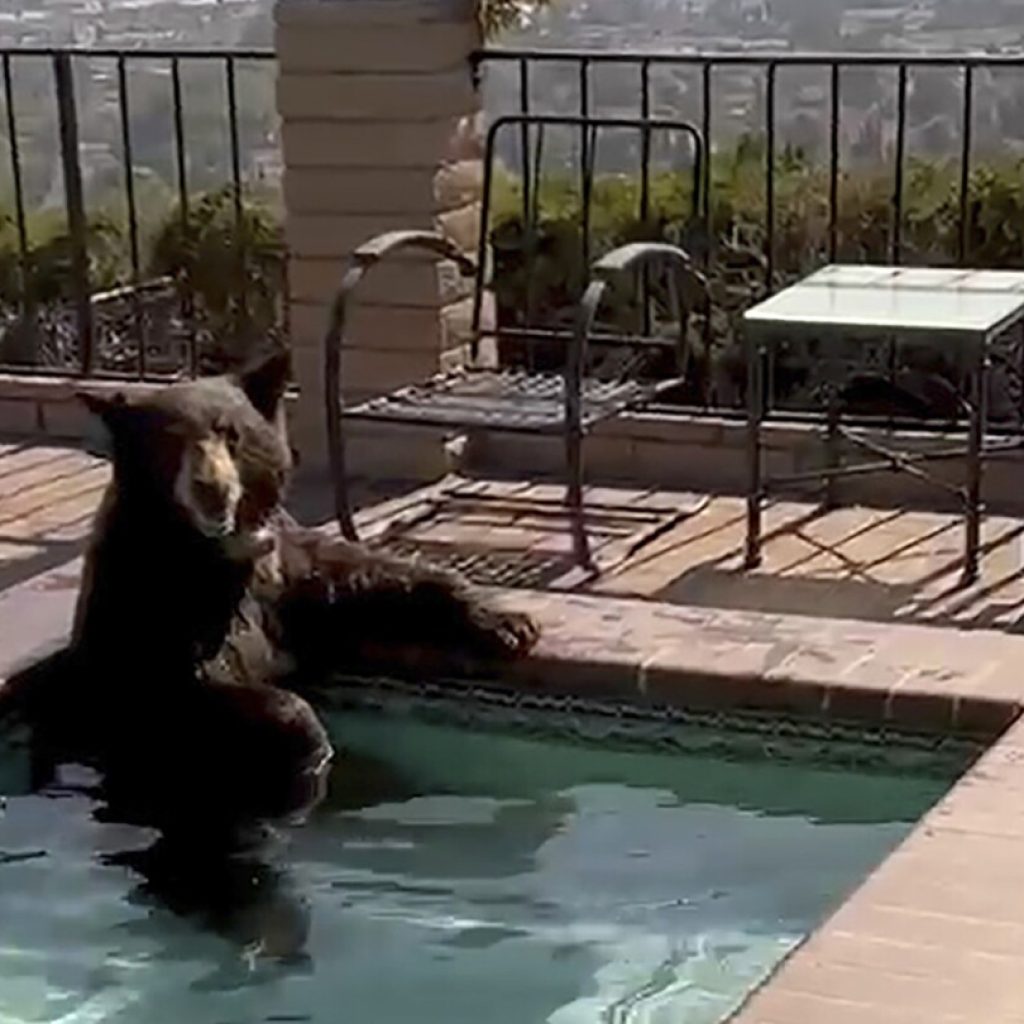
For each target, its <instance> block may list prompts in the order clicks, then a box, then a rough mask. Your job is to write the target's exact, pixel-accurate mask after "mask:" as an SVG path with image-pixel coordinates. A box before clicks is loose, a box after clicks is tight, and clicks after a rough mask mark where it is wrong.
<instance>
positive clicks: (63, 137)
mask: <svg viewBox="0 0 1024 1024" xmlns="http://www.w3.org/2000/svg"><path fill="white" fill-rule="evenodd" d="M53 82H54V88H55V91H56V96H57V118H58V123H59V126H60V156H61V164H62V167H63V170H64V203H65V207H66V209H67V218H68V240H69V243H70V246H71V277H72V280H71V284H72V288H73V290H74V300H75V319H76V324H77V327H78V352H79V370H80V372H81V373H82V375H83V376H88V375H89V374H90V373H92V370H93V366H94V363H95V352H94V351H93V321H92V305H91V303H90V300H89V252H88V240H87V236H88V225H87V223H86V217H85V197H84V195H83V192H82V165H81V160H80V154H79V149H78V109H77V106H76V103H75V79H74V68H73V67H72V63H71V55H70V54H69V53H67V52H63V53H56V54H54V56H53Z"/></svg>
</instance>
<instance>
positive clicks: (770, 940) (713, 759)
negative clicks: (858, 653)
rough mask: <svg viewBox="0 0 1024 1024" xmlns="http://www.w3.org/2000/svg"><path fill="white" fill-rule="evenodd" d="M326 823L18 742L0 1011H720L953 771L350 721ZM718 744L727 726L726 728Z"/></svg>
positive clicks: (515, 1016)
mask: <svg viewBox="0 0 1024 1024" xmlns="http://www.w3.org/2000/svg"><path fill="white" fill-rule="evenodd" d="M329 720H330V725H331V729H332V732H333V734H334V736H335V739H336V741H337V743H338V745H339V747H340V748H343V749H344V751H345V755H344V756H343V757H342V758H340V759H339V764H338V766H337V770H336V771H335V774H334V777H333V779H332V786H331V792H330V795H329V797H328V799H327V800H326V801H325V803H324V804H323V805H322V806H321V807H320V808H318V809H317V811H316V812H315V813H314V815H313V816H312V818H311V820H310V821H309V822H308V823H307V824H306V825H305V826H304V827H301V828H297V829H294V830H291V831H289V832H286V833H279V834H276V835H268V836H264V837H262V838H261V839H254V840H253V841H252V844H251V845H250V847H248V848H246V849H244V850H241V851H238V852H236V853H235V854H234V855H232V856H226V855H222V854H219V853H214V852H212V851H210V850H206V849H203V848H201V847H191V848H189V849H183V848H168V847H167V846H166V844H165V843H163V842H162V841H161V840H159V839H158V837H157V836H156V835H155V834H153V833H151V832H148V831H146V830H143V829H138V828H134V827H129V826H125V825H122V824H118V823H103V822H101V821H98V820H96V817H95V813H96V811H97V806H96V804H95V803H94V801H93V800H92V799H91V798H90V796H89V795H88V792H87V791H85V790H84V789H83V783H84V782H87V781H88V780H87V779H83V778H82V772H81V771H80V770H69V771H68V772H66V773H65V774H64V775H63V777H62V779H61V780H59V781H58V783H57V784H56V785H53V786H51V787H50V788H49V789H48V790H47V791H45V792H42V793H34V794H33V793H31V792H30V791H29V787H28V781H27V777H26V775H25V763H24V756H23V754H21V753H20V752H18V751H17V750H14V749H12V748H11V747H8V748H7V750H6V753H5V754H4V756H3V757H2V758H0V791H2V792H5V793H7V794H8V798H7V801H6V807H5V809H4V812H3V816H2V817H0V1022H2V1024H11V1022H43V1021H47V1022H50V1021H52V1022H57V1021H60V1022H62V1024H86V1022H88V1024H99V1022H113V1021H116V1022H119V1024H136V1022H137V1024H165V1022H166V1024H172V1022H173V1024H181V1022H184V1021H188V1022H195V1024H249V1022H264V1021H270V1022H272V1021H277V1022H283V1021H303V1022H307V1021H308V1022H313V1024H336V1022H339V1021H343V1020H353V1021H367V1022H372V1024H400V1022H401V1024H405V1022H412V1021H437V1022H445V1024H470V1022H472V1024H478V1022H482V1021H485V1020H488V1021H493V1022H495V1024H534V1022H550V1024H577V1022H578V1024H584V1022H586V1024H591V1022H616V1024H619V1022H645V1024H668V1022H672V1024H714V1022H717V1021H720V1020H722V1019H724V1018H725V1017H726V1016H727V1015H728V1014H729V1013H730V1012H731V1010H732V1009H734V1008H735V1006H736V1005H737V1004H738V1003H739V1001H740V1000H741V999H742V998H743V996H744V994H745V993H746V992H748V991H749V990H750V989H751V988H752V987H753V986H755V985H756V984H757V983H759V982H760V981H761V980H762V979H763V978H764V977H765V976H766V974H767V973H768V972H769V971H770V970H771V969H772V968H773V967H774V966H775V965H776V964H777V963H778V962H779V960H780V959H781V958H782V957H784V956H785V955H786V954H787V953H788V952H789V951H790V950H791V949H793V948H794V946H795V945H796V944H798V943H799V942H800V941H801V939H802V938H803V937H804V936H805V935H806V934H807V933H808V931H809V930H811V929H812V928H813V927H814V926H815V925H816V924H817V923H818V922H819V921H820V920H821V919H822V918H823V917H824V916H825V915H826V914H827V913H828V912H829V911H830V910H831V909H832V908H834V907H835V906H836V905H837V904H838V903H839V902H840V901H841V900H842V898H843V897H844V896H845V895H846V894H848V893H849V892H850V890H851V889H852V888H853V887H855V886H856V885H857V884H858V882H859V881H860V880H861V879H862V878H863V877H864V876H865V875H866V874H867V873H868V872H869V871H870V870H871V869H872V868H873V867H874V866H875V865H876V864H877V863H878V862H879V861H880V860H882V859H883V857H884V856H885V855H886V854H887V853H888V852H889V851H890V850H891V849H892V848H893V847H894V846H895V845H896V844H897V843H898V842H899V840H900V839H901V838H902V837H903V836H904V835H905V834H906V833H907V832H908V830H909V829H910V828H911V827H912V824H913V822H914V821H916V820H917V819H918V818H919V817H920V816H921V814H922V813H923V812H924V811H925V810H926V809H927V808H928V807H929V806H930V805H931V804H932V803H933V802H934V801H935V800H937V799H938V797H939V796H941V794H942V793H943V792H944V791H945V790H946V789H947V788H948V786H949V784H950V782H951V781H952V779H951V777H950V775H949V774H948V773H946V772H938V771H905V770H897V769H895V768H894V769H891V770H888V769H885V768H876V769H875V770H873V771H871V772H853V771H849V770H836V769H833V768H826V767H821V766H812V765H809V764H807V763H805V762H802V761H801V760H800V759H799V758H797V759H795V760H792V761H791V762H790V763H784V762H783V761H780V760H773V759H771V758H768V757H760V758H751V757H749V756H744V757H741V758H738V759H737V758H731V757H729V756H727V755H728V747H729V744H728V741H726V745H725V746H724V747H723V746H722V745H721V740H720V742H719V744H718V746H715V747H714V749H715V750H716V754H715V756H710V755H707V754H703V755H697V754H692V753H685V752H682V753H681V752H678V751H677V752H673V753H666V752H662V751H658V750H652V749H645V748H644V747H643V745H640V744H625V743H622V742H618V741H616V742H611V741H609V740H608V739H607V738H606V739H605V741H603V742H601V743H598V742H594V741H592V740H591V741H586V740H580V741H575V742H574V741H572V740H570V739H568V738H566V737H564V736H558V737H554V736H544V735H535V734H533V733H530V732H524V731H523V730H518V731H517V730H515V729H511V728H509V729H505V728H502V727H501V725H500V723H498V724H497V725H495V724H494V723H493V722H490V723H489V724H488V725H487V727H481V728H472V729H470V728H466V727H464V725H462V724H456V723H453V722H451V721H448V720H445V719H444V718H443V717H441V718H439V719H437V720H434V719H433V718H429V719H427V720H425V719H424V718H423V717H422V716H421V715H419V714H413V713H410V711H409V709H408V708H406V709H404V710H403V709H397V710H394V711H393V712H390V713H381V711H379V710H366V709H348V710H346V711H344V712H340V711H339V712H338V713H335V714H332V715H330V716H329ZM719 739H720V738H719Z"/></svg>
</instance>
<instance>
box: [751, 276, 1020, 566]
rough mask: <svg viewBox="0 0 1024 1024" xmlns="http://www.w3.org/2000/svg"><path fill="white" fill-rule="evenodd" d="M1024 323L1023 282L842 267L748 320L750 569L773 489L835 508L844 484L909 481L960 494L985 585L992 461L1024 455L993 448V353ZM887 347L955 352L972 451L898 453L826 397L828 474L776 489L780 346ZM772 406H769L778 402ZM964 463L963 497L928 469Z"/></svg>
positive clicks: (1015, 444) (1005, 444) (1013, 443)
mask: <svg viewBox="0 0 1024 1024" xmlns="http://www.w3.org/2000/svg"><path fill="white" fill-rule="evenodd" d="M1022 322H1024V273H1018V272H1016V271H991V270H953V269H935V268H918V267H885V266H863V265H856V266H844V265H833V266H828V267H825V268H824V269H822V270H819V271H817V272H816V273H814V274H812V275H810V276H809V277H807V278H806V279H804V280H803V281H801V282H799V283H797V284H795V285H793V286H791V287H789V288H786V289H785V290H783V291H781V292H779V293H778V294H776V295H774V296H772V297H771V298H769V299H766V300H765V301H764V302H761V303H759V304H758V305H756V306H754V307H753V308H752V309H750V310H748V311H747V313H746V314H745V316H744V336H745V337H744V340H745V346H746V361H747V459H748V484H747V542H746V560H745V562H746V566H747V568H754V567H756V566H757V565H759V564H760V561H761V511H762V506H763V503H764V500H765V498H766V497H767V495H768V493H769V487H770V486H771V485H772V484H776V485H785V484H789V485H793V484H799V483H820V484H821V485H823V486H824V488H825V503H826V505H832V504H834V503H835V484H836V481H837V480H838V479H840V478H842V477H844V476H855V475H857V476H862V475H866V474H870V473H878V472H904V473H911V474H913V475H914V476H916V477H918V478H920V479H922V480H926V481H927V482H929V483H931V484H934V485H936V486H939V487H942V488H945V489H947V490H948V489H951V490H953V491H954V492H955V493H956V494H957V495H958V496H959V497H960V499H961V501H962V504H963V509H964V518H965V544H964V573H963V580H964V583H965V584H966V583H970V582H972V581H974V580H975V579H976V578H977V575H978V551H979V546H980V530H981V514H982V501H981V484H982V470H983V464H984V461H985V459H986V458H987V457H988V456H990V455H991V454H993V453H995V452H997V451H1007V450H1012V449H1015V448H1016V449H1019V448H1021V447H1022V442H1021V440H1020V439H1019V438H1013V439H1009V440H1000V441H991V442H989V443H986V439H985V434H986V420H987V412H986V407H985V406H986V394H987V376H988V369H989V349H990V346H991V344H992V342H993V341H994V340H995V339H996V338H997V337H999V336H1001V335H1002V334H1003V333H1004V332H1006V331H1007V330H1009V329H1010V328H1012V327H1014V326H1015V325H1019V324H1021V323H1022ZM879 337H884V338H886V339H888V343H889V344H891V345H892V346H893V347H895V346H896V345H898V344H900V343H901V342H917V343H921V342H928V343H930V344H941V345H945V346H947V351H948V352H949V353H950V354H951V355H952V356H954V357H955V358H956V360H957V362H958V366H959V367H960V368H961V369H962V371H963V374H964V378H965V379H967V380H969V381H970V386H969V393H970V398H969V399H968V400H966V401H964V402H963V403H962V404H963V407H964V410H965V412H966V414H967V423H968V430H967V443H966V445H964V444H962V443H961V444H959V445H956V446H953V447H946V448H943V449H941V450H937V451H934V452H920V451H916V452H912V451H899V450H897V449H896V448H894V447H892V446H891V445H889V444H887V445H882V444H879V443H877V442H875V441H872V440H870V439H869V438H867V437H866V436H864V434H863V432H858V431H855V430H852V429H850V428H848V427H844V426H842V425H841V424H840V417H839V408H838V400H837V398H836V392H837V389H836V387H835V386H834V385H832V384H830V385H829V386H828V387H827V393H828V396H829V398H828V403H827V404H828V411H827V415H826V427H825V453H826V457H825V460H824V465H823V466H821V467H820V468H817V469H810V470H807V471H806V472H800V473H790V474H787V475H785V476H778V477H775V478H774V479H771V480H770V479H768V477H767V475H766V474H765V473H764V472H763V466H762V461H763V460H762V450H761V426H762V423H763V421H764V419H765V416H766V408H765V400H766V389H765V380H766V376H765V375H766V368H767V367H768V366H769V365H770V364H769V358H770V357H771V355H772V353H773V349H774V347H775V346H776V345H778V344H779V343H782V342H786V343H792V342H793V341H794V340H797V341H799V340H805V341H806V340H807V339H814V340H815V341H816V342H817V344H818V346H819V348H820V350H821V351H822V352H823V353H827V352H829V351H830V349H833V348H834V347H835V346H836V345H838V344H839V343H840V342H842V341H846V342H851V341H852V342H858V341H863V340H866V339H869V338H879ZM769 399H770V396H769ZM843 440H846V441H848V442H850V443H851V444H852V445H854V446H856V447H858V448H860V449H862V450H864V451H867V452H868V453H870V455H871V456H873V457H874V458H873V461H871V462H862V463H859V464H854V465H843V464H842V460H841V457H840V443H841V441H843ZM956 458H964V459H965V463H966V473H965V483H964V486H963V487H951V485H950V484H949V483H948V482H947V481H945V480H940V479H939V478H937V477H936V476H935V475H933V474H930V473H928V472H927V471H926V470H925V469H923V468H922V465H923V464H925V463H928V462H934V461H938V460H946V461H948V460H950V459H956Z"/></svg>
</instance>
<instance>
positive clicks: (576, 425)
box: [324, 115, 707, 572]
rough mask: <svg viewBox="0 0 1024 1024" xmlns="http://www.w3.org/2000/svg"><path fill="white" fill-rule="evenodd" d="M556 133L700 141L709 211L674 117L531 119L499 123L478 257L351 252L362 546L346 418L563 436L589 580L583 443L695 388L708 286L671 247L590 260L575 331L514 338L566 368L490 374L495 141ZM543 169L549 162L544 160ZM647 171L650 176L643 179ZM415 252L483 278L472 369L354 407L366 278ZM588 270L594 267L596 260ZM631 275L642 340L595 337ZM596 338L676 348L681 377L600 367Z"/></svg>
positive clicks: (412, 243)
mask: <svg viewBox="0 0 1024 1024" xmlns="http://www.w3.org/2000/svg"><path fill="white" fill-rule="evenodd" d="M551 125H564V126H570V127H573V128H580V129H582V130H583V131H584V132H585V133H587V136H586V137H585V138H584V143H585V146H584V148H586V149H588V150H589V153H591V154H592V153H593V152H594V151H595V149H596V131H597V129H598V128H602V127H609V126H610V127H613V128H630V129H634V130H639V131H640V132H641V133H642V134H643V135H644V137H645V138H647V137H649V134H650V133H651V132H652V131H657V130H659V129H667V130H675V131H682V132H684V133H685V134H687V135H688V136H689V137H690V140H691V142H692V145H693V152H694V186H693V212H694V216H695V217H696V216H698V215H699V212H700V208H701V193H702V182H703V169H704V168H703V157H704V149H703V141H702V139H701V138H700V135H699V134H698V133H697V132H696V130H695V129H694V128H693V126H692V125H689V124H687V123H685V122H676V121H654V120H626V119H618V118H616V119H609V118H604V119H598V118H581V117H554V116H527V115H523V116H518V117H508V118H502V119H500V120H498V121H497V122H495V124H494V125H493V126H492V128H491V130H490V132H489V134H488V138H487V148H486V156H485V159H486V165H485V179H484V208H483V215H482V217H481V227H480V237H479V245H478V252H477V259H476V261H473V260H471V259H469V258H468V257H466V256H465V255H464V254H463V253H462V252H461V251H459V250H458V248H457V247H456V246H455V245H454V244H453V243H452V242H450V241H449V240H447V239H446V238H444V237H443V236H441V235H439V234H436V233H434V232H430V231H395V232H389V233H386V234H383V235H380V236H378V237H376V238H373V239H371V240H370V241H368V242H366V243H365V244H363V245H361V246H360V247H359V248H358V249H357V250H356V251H355V252H354V253H353V256H352V265H351V268H350V269H349V270H348V272H347V273H346V275H345V277H344V279H343V281H342V284H341V288H340V290H339V291H338V293H337V296H336V299H335V302H334V306H333V310H332V314H331V319H330V324H329V328H328V331H327V335H326V339H325V348H324V358H325V365H324V379H325V398H326V406H327V408H326V414H327V425H328V439H329V449H330V458H331V465H332V474H333V479H334V488H335V510H336V515H337V520H338V524H339V527H340V529H341V531H342V534H343V536H345V537H346V538H347V539H349V540H357V539H358V536H357V532H356V528H355V524H354V521H353V516H352V508H351V502H350V499H349V494H348V479H347V473H346V462H345V449H346V442H345V434H344V424H345V423H346V422H347V421H350V420H357V421H363V422H376V423H390V424H404V425H406V426H418V427H422V428H427V429H432V430H447V431H451V432H453V433H470V432H475V431H481V432H485V431H500V432H508V433H517V434H532V435H547V436H552V435H553V436H561V437H562V438H563V439H564V444H565V456H566V495H565V507H566V511H567V512H568V515H569V520H570V524H571V531H572V544H573V555H574V558H575V561H576V562H577V563H578V564H579V565H580V566H581V567H583V568H585V569H586V570H588V571H590V572H594V571H596V566H595V563H594V560H593V558H592V555H591V549H590V543H589V539H588V536H587V530H586V523H585V518H584V516H585V510H584V467H583V441H584V438H585V437H586V435H587V434H588V433H590V432H591V431H592V430H593V428H594V427H596V426H597V425H598V424H599V423H602V422H604V421H606V420H609V419H612V418H614V417H616V416H618V415H620V414H622V413H624V412H626V411H632V410H638V409H642V408H644V407H645V406H649V405H650V404H651V403H652V402H654V401H656V400H657V399H658V397H659V396H661V395H664V394H665V393H666V392H667V391H669V390H672V389H676V388H678V387H679V386H680V385H681V384H683V383H685V382H686V381H687V371H688V369H689V365H690V358H689V356H690V345H689V324H690V319H691V314H692V312H693V310H692V309H691V308H690V303H689V297H691V296H692V295H693V294H695V292H699V293H700V294H702V295H706V294H707V287H706V282H705V280H704V278H703V276H702V275H701V274H700V273H699V272H698V271H697V269H696V268H695V267H694V265H693V262H692V261H691V259H690V257H689V255H688V254H687V253H686V252H685V251H684V250H683V249H682V248H680V247H678V246H676V245H671V244H667V243H664V242H634V243H631V244H627V245H624V246H621V247H619V248H617V249H615V250H614V251H612V252H609V253H608V254H607V255H604V256H602V257H601V258H600V259H598V260H597V261H596V262H594V263H593V264H592V266H591V268H590V280H589V283H588V285H587V287H586V288H585V290H584V292H583V295H582V297H581V298H580V300H579V302H578V304H577V307H576V313H575V318H574V323H573V325H572V326H571V327H569V328H566V327H558V326H556V327H554V328H544V329H541V328H536V327H531V326H530V325H529V324H528V325H527V327H526V328H525V329H523V330H519V331H517V332H514V333H518V334H520V335H521V336H527V337H531V336H533V337H538V338H542V339H543V340H544V341H545V342H546V343H548V344H550V343H551V342H555V343H560V344H561V345H563V346H564V349H565V355H564V365H563V366H562V367H561V368H560V369H559V370H557V371H537V370H534V369H531V368H530V367H526V368H501V367H495V366H493V365H490V366H488V365H486V364H485V361H482V360H481V359H480V341H481V340H482V338H483V337H484V336H485V335H490V336H497V335H500V334H501V333H502V332H503V331H504V330H505V329H504V328H497V329H496V330H494V331H484V330H483V329H482V326H481V320H482V317H481V310H482V304H483V294H484V289H485V278H484V274H485V264H486V256H487V245H488V236H489V229H488V216H487V212H488V210H489V208H490V204H491V199H492V188H493V163H494V158H495V139H496V137H497V134H498V132H499V131H500V130H501V129H502V128H503V127H506V126H516V127H519V128H521V129H522V130H523V131H524V132H528V131H529V129H530V128H531V127H537V128H539V129H540V130H541V131H542V130H543V128H544V127H546V126H551ZM591 133H593V134H591ZM539 149H540V136H538V150H539ZM523 163H524V168H526V167H527V166H528V161H527V159H526V158H525V156H524V161H523ZM537 164H538V166H539V158H538V160H537ZM585 166H586V172H585V174H584V178H583V181H582V195H583V197H584V199H583V202H584V204H586V203H587V202H588V201H589V197H590V194H591V192H592V186H593V165H592V158H591V160H590V162H589V163H588V162H585ZM646 174H647V172H646V171H645V180H646ZM538 181H539V174H538ZM533 188H534V192H533V194H534V196H536V191H537V182H535V183H533ZM524 191H526V189H525V188H524ZM533 217H534V227H535V218H536V208H534V210H533ZM588 217H589V215H588V213H587V212H586V206H584V216H583V221H584V223H583V232H582V234H583V236H584V238H583V247H584V250H585V251H586V250H587V249H588V248H589V239H588V238H587V237H586V236H587V234H588V226H587V223H586V222H587V220H588ZM530 224H531V222H530V219H529V217H527V232H528V233H529V232H530V231H531V230H532V228H531V227H530ZM416 249H418V250H421V251H426V252H429V253H433V254H435V255H436V256H438V257H441V258H445V259H449V260H452V261H454V262H455V263H456V265H457V266H458V268H459V269H460V271H461V272H462V274H463V275H464V276H466V277H472V278H473V279H474V281H475V290H474V301H473V321H472V327H473V332H472V343H471V346H470V348H471V351H470V360H469V364H468V365H467V366H464V367H462V368H460V369H459V370H457V371H454V372H448V373H442V374H438V375H436V376H433V377H431V378H430V379H428V380H424V381H422V382H417V383H415V384H412V385H409V386H406V387H402V388H399V389H397V390H395V391H393V392H391V393H389V394H385V395H381V396H379V397H375V398H372V399H369V400H367V401H363V402H360V403H359V404H357V405H355V406H353V407H351V408H346V407H345V406H344V404H343V400H342V386H341V366H342V351H343V347H344V340H345V328H346V322H347V316H348V311H349V308H350V303H351V299H352V295H353V292H354V291H355V290H356V288H357V287H358V285H359V283H360V282H361V281H362V279H363V278H364V277H365V275H366V274H367V273H369V272H370V271H371V270H372V269H373V268H374V267H376V266H377V265H378V264H379V263H380V262H381V261H382V260H384V259H385V258H387V257H389V256H391V255H393V254H395V253H398V252H403V251H408V250H416ZM589 262H590V261H589V260H587V263H589ZM658 271H661V272H662V273H663V276H664V281H665V285H666V291H665V294H666V296H667V302H668V305H669V308H670V310H671V312H672V313H673V314H674V321H675V322H674V338H672V339H666V338H664V337H655V336H653V335H652V334H651V326H650V321H651V315H650V303H649V297H650V287H651V282H652V278H653V277H654V275H655V274H656V272H658ZM630 274H633V275H634V276H635V277H636V278H640V279H642V284H641V291H642V293H643V300H642V307H643V308H642V317H643V321H644V328H643V329H642V332H641V333H639V334H634V333H628V334H627V333H625V332H612V333H609V332H607V331H595V325H596V324H597V320H598V315H599V313H600V311H601V309H602V305H603V303H604V302H605V300H606V298H607V297H608V292H609V289H610V288H611V287H612V286H613V284H614V283H615V282H616V281H617V280H620V279H623V278H626V279H627V280H628V275H630ZM593 341H600V342H601V343H602V344H607V345H608V346H609V347H614V348H616V349H621V348H623V347H625V348H626V349H631V350H633V351H640V352H643V350H645V349H648V350H649V349H650V348H651V347H652V346H654V347H657V348H659V349H664V347H665V346H666V344H668V345H669V346H670V347H671V348H672V349H673V352H674V359H675V369H674V372H673V373H672V374H671V375H670V376H668V377H667V378H662V379H654V380H641V379H636V378H635V377H633V376H631V374H630V369H631V367H632V366H633V365H634V364H633V363H631V362H630V360H628V359H627V360H625V361H623V360H621V359H620V360H618V361H616V360H606V361H605V364H604V366H603V367H602V366H601V365H598V366H594V365H593V364H592V360H591V359H590V356H591V354H592V353H591V349H592V345H591V343H592V342H593ZM616 362H617V365H615V364H616ZM609 368H610V372H609ZM658 532H661V531H660V530H659V531H658ZM636 546H637V545H634V547H636Z"/></svg>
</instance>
